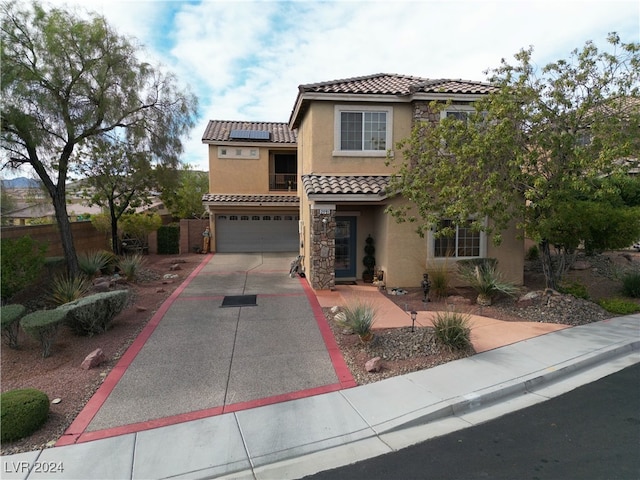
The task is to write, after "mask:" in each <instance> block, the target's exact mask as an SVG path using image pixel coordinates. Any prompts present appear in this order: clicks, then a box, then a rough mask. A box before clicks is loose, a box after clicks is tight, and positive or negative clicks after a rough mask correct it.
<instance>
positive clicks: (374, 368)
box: [364, 357, 382, 373]
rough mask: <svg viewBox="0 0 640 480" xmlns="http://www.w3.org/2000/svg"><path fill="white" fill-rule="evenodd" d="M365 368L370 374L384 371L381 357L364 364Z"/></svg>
mask: <svg viewBox="0 0 640 480" xmlns="http://www.w3.org/2000/svg"><path fill="white" fill-rule="evenodd" d="M364 368H365V370H366V371H367V372H369V373H372V372H379V371H380V370H381V369H382V359H381V358H380V357H374V358H372V359H371V360H368V361H367V363H365V364H364Z"/></svg>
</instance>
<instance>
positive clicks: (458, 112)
mask: <svg viewBox="0 0 640 480" xmlns="http://www.w3.org/2000/svg"><path fill="white" fill-rule="evenodd" d="M473 112H475V110H474V108H473V107H470V106H466V105H451V106H449V107H447V109H446V110H442V111H441V112H440V118H442V119H444V118H455V119H456V120H462V121H465V122H466V121H467V120H468V119H469V116H470V115H471V114H472V113H473Z"/></svg>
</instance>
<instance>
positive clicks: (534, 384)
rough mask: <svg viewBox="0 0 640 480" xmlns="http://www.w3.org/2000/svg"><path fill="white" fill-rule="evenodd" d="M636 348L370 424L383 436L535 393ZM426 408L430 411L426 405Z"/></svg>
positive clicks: (635, 344)
mask: <svg viewBox="0 0 640 480" xmlns="http://www.w3.org/2000/svg"><path fill="white" fill-rule="evenodd" d="M639 350H640V340H634V341H632V342H630V343H620V344H617V345H612V346H609V347H606V348H602V349H598V350H595V351H592V352H589V353H586V354H584V355H580V356H579V357H575V358H574V359H571V360H567V361H564V362H562V363H559V364H558V365H556V366H554V367H548V368H546V369H544V370H539V371H537V372H533V373H530V374H528V375H525V376H523V377H519V378H517V379H514V380H511V381H509V382H506V383H501V384H497V385H493V386H491V387H487V388H485V389H482V390H480V391H478V392H474V393H472V394H467V395H463V396H458V397H453V398H451V399H447V400H444V401H443V402H439V403H438V404H436V405H432V407H436V408H435V409H434V410H431V411H428V412H425V413H423V414H419V415H418V416H416V417H415V418H412V419H410V420H407V421H406V422H403V423H401V424H398V423H397V420H396V421H394V422H393V423H394V426H393V427H392V428H389V429H384V428H383V429H380V427H381V426H382V425H384V424H380V425H372V426H371V427H372V428H373V429H374V431H375V432H376V435H382V434H386V433H392V432H398V431H402V430H405V429H407V428H412V427H417V426H423V425H426V424H428V423H431V422H434V421H437V420H442V419H444V418H447V417H450V416H454V415H460V414H463V413H468V412H470V411H472V410H476V409H479V408H484V407H487V406H490V405H493V404H496V403H499V402H503V401H505V400H507V399H508V398H511V397H518V396H522V395H525V394H529V393H535V392H536V391H537V390H539V389H541V388H543V387H547V386H549V385H550V384H553V383H555V382H559V381H562V380H565V379H566V378H568V377H571V376H573V375H576V374H578V373H580V372H581V371H583V370H586V369H588V368H590V367H593V366H594V365H596V364H602V363H605V362H607V361H609V360H612V359H614V358H617V357H622V356H625V355H629V354H631V353H633V352H634V351H639ZM443 404H444V405H443ZM426 409H427V410H429V407H427V408H426ZM423 411H424V410H423ZM409 415H410V414H409ZM384 423H389V422H384Z"/></svg>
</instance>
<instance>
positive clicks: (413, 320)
mask: <svg viewBox="0 0 640 480" xmlns="http://www.w3.org/2000/svg"><path fill="white" fill-rule="evenodd" d="M410 315H411V331H412V332H415V331H416V317H417V316H418V312H416V311H415V310H412V311H411V313H410Z"/></svg>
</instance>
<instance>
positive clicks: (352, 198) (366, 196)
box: [307, 193, 387, 203]
mask: <svg viewBox="0 0 640 480" xmlns="http://www.w3.org/2000/svg"><path fill="white" fill-rule="evenodd" d="M307 198H308V199H309V200H313V201H314V202H360V203H362V202H366V203H375V202H380V201H382V200H386V199H387V195H386V194H379V195H378V194H371V193H361V194H359V193H345V194H327V193H312V194H310V195H307Z"/></svg>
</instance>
